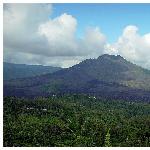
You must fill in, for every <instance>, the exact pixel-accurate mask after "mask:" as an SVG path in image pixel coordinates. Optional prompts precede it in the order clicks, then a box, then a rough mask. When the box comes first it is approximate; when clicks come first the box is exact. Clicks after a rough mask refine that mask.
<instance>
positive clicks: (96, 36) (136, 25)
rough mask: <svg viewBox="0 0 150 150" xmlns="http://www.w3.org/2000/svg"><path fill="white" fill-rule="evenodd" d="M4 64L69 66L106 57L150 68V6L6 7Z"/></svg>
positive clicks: (50, 5)
mask: <svg viewBox="0 0 150 150" xmlns="http://www.w3.org/2000/svg"><path fill="white" fill-rule="evenodd" d="M3 11H4V13H3V15H4V18H3V24H4V33H3V34H4V61H5V62H12V63H21V64H42V65H51V66H60V67H65V68H66V67H70V66H72V65H74V64H77V63H79V62H81V61H82V60H84V59H87V58H97V57H98V56H100V55H102V54H105V53H107V54H114V55H118V54H119V55H121V56H123V57H124V58H126V59H127V60H129V61H131V62H133V63H136V64H138V65H140V66H143V67H144V68H148V69H150V19H149V18H150V4H4V9H3Z"/></svg>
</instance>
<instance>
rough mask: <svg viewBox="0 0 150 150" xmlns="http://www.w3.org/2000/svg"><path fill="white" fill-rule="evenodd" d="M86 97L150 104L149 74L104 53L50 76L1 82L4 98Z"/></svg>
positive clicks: (123, 60)
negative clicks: (146, 102) (78, 95)
mask: <svg viewBox="0 0 150 150" xmlns="http://www.w3.org/2000/svg"><path fill="white" fill-rule="evenodd" d="M53 94H88V95H94V96H99V97H104V98H108V99H127V100H141V101H142V100H145V101H150V71H149V70H146V69H143V68H141V67H139V66H137V65H135V64H132V63H131V62H129V61H127V60H126V59H124V58H123V57H121V56H120V55H117V56H114V55H108V54H104V55H102V56H99V57H98V58H97V59H87V60H84V61H83V62H81V63H79V64H77V65H74V66H73V67H70V68H67V69H62V70H60V71H56V72H54V73H52V74H46V75H41V76H35V77H31V78H23V79H17V80H9V81H5V82H4V96H19V97H22V96H24V97H36V96H49V95H53Z"/></svg>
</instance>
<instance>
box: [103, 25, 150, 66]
mask: <svg viewBox="0 0 150 150" xmlns="http://www.w3.org/2000/svg"><path fill="white" fill-rule="evenodd" d="M149 41H150V33H148V34H145V35H140V34H139V33H138V28H137V27H136V26H131V25H130V26H127V27H125V29H124V30H123V33H122V35H121V36H120V37H119V38H118V41H117V42H116V43H113V44H107V46H106V50H105V52H106V53H110V54H120V55H122V56H123V57H124V58H126V59H127V60H130V61H131V62H134V63H136V64H138V65H141V66H143V67H145V68H150V63H149V60H150V55H149V54H150V42H149Z"/></svg>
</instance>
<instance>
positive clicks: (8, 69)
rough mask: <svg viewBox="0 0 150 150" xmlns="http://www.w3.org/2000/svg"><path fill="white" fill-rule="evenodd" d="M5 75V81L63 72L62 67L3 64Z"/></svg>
mask: <svg viewBox="0 0 150 150" xmlns="http://www.w3.org/2000/svg"><path fill="white" fill-rule="evenodd" d="M3 68H4V71H3V74H4V80H9V79H18V78H27V77H32V76H37V75H43V74H47V73H53V72H55V71H58V70H61V69H62V68H60V67H52V66H43V65H27V64H14V63H8V62H4V63H3Z"/></svg>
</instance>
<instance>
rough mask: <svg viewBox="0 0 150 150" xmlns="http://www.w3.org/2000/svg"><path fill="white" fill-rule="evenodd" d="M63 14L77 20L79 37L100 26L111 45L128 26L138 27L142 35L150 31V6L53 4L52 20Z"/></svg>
mask: <svg viewBox="0 0 150 150" xmlns="http://www.w3.org/2000/svg"><path fill="white" fill-rule="evenodd" d="M62 13H67V14H70V15H72V16H74V17H75V18H76V19H77V21H78V26H77V36H79V37H80V36H82V35H83V32H84V29H85V28H86V27H87V26H98V27H99V28H100V29H101V31H102V32H103V33H104V34H105V35H106V36H107V40H108V41H109V42H110V43H112V42H115V41H116V40H117V39H118V37H119V36H120V35H121V33H122V30H123V29H124V28H125V27H126V26H127V25H135V26H137V27H138V28H139V29H140V30H139V33H140V34H145V33H147V32H149V30H150V4H100V3H98V4H81V3H80V4H78V3H76V4H68V3H64V4H53V14H52V18H55V17H57V16H60V15H61V14H62Z"/></svg>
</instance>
